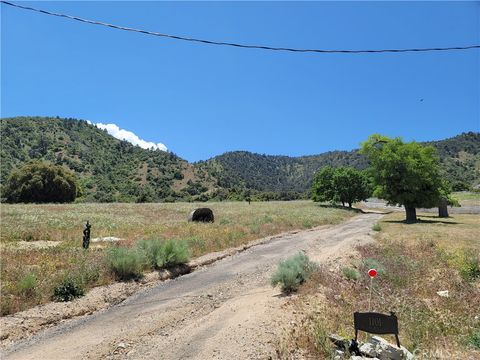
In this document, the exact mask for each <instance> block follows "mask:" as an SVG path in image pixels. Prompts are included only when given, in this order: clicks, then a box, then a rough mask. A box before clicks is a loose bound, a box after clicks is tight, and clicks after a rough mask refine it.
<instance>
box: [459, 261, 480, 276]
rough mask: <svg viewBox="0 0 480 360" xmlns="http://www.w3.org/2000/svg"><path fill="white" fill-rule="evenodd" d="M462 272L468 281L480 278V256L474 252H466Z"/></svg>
mask: <svg viewBox="0 0 480 360" xmlns="http://www.w3.org/2000/svg"><path fill="white" fill-rule="evenodd" d="M460 274H461V275H462V277H463V278H464V279H465V280H467V281H475V280H476V279H479V278H480V257H478V256H475V255H473V254H470V255H467V254H465V256H464V258H463V261H462V263H461V265H460Z"/></svg>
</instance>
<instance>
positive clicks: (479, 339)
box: [467, 329, 480, 350]
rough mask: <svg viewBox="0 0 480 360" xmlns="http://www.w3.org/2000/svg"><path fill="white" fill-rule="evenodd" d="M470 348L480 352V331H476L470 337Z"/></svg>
mask: <svg viewBox="0 0 480 360" xmlns="http://www.w3.org/2000/svg"><path fill="white" fill-rule="evenodd" d="M467 342H468V346H470V347H472V348H474V349H478V350H480V329H476V330H475V331H474V332H473V333H472V334H471V335H470V336H469V337H468V340H467Z"/></svg>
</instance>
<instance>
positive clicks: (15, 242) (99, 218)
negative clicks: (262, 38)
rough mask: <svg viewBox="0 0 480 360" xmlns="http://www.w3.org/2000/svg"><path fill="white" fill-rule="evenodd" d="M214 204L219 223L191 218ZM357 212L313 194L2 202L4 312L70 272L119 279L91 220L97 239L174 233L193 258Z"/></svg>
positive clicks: (43, 293) (91, 279) (46, 292)
mask: <svg viewBox="0 0 480 360" xmlns="http://www.w3.org/2000/svg"><path fill="white" fill-rule="evenodd" d="M204 206H208V207H210V208H211V209H212V210H213V212H214V214H215V223H213V224H202V223H188V222H187V216H188V214H189V213H190V211H191V210H193V209H194V208H197V207H204ZM354 214H355V213H354V212H352V211H347V210H342V209H333V208H325V207H321V206H319V205H317V204H315V203H313V202H311V201H292V202H252V203H251V204H250V205H249V204H248V203H246V202H245V203H242V202H219V203H208V204H205V203H201V204H194V203H171V204H118V203H112V204H68V205H60V204H55V205H53V204H49V205H23V204H16V205H9V204H2V205H1V234H0V249H1V259H0V260H1V261H0V274H1V279H2V282H1V289H0V291H1V295H2V296H1V313H2V315H6V314H11V313H15V312H17V311H21V310H24V309H27V308H29V307H32V306H35V305H37V304H41V303H45V302H48V301H50V300H51V298H52V294H53V291H54V288H55V287H56V286H57V285H59V284H61V283H64V282H65V279H69V278H75V279H81V282H82V284H84V286H85V287H86V288H87V289H88V288H89V287H93V286H98V285H102V284H108V283H111V282H113V281H115V278H114V276H113V274H112V272H111V271H110V270H109V268H108V266H107V262H106V253H107V252H108V248H109V247H113V246H117V245H112V244H109V243H105V242H101V243H91V244H90V246H91V247H90V249H89V250H88V251H84V250H83V249H82V247H81V246H82V236H83V234H82V231H83V228H84V224H85V222H86V221H87V220H89V221H90V223H91V224H92V229H91V238H92V239H93V238H98V237H107V236H114V237H118V238H121V239H123V240H122V241H120V242H118V246H120V247H127V248H131V247H134V246H135V245H136V243H137V242H138V241H139V240H158V239H160V240H162V241H163V240H168V239H176V240H180V241H182V242H183V243H186V244H187V246H188V249H189V253H190V257H191V258H195V257H197V256H200V255H203V254H206V253H209V252H213V251H219V250H222V249H225V248H229V247H235V246H239V245H241V244H245V243H247V242H249V241H251V240H254V239H257V238H261V237H265V236H269V235H274V234H278V233H281V232H284V231H288V230H293V229H307V228H311V227H314V226H318V225H324V224H337V223H339V222H341V221H343V220H345V219H346V218H348V217H351V216H353V215H354Z"/></svg>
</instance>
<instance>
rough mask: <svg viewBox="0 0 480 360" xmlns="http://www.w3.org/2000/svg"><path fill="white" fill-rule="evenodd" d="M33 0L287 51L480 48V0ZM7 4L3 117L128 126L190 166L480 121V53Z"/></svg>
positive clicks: (428, 134) (216, 32)
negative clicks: (232, 155)
mask: <svg viewBox="0 0 480 360" xmlns="http://www.w3.org/2000/svg"><path fill="white" fill-rule="evenodd" d="M12 1H13V0H12ZM21 4H23V5H27V6H28V5H29V6H33V7H39V8H43V9H46V10H50V11H54V12H64V13H68V14H72V15H77V16H80V17H85V18H89V19H95V20H100V21H105V22H110V23H115V24H119V25H124V26H130V27H136V28H142V29H148V30H152V31H158V32H164V33H171V34H177V35H184V36H192V37H199V38H206V39H212V40H218V41H232V42H242V43H254V44H264V45H271V46H288V47H308V48H325V49H341V48H343V49H361V48H369V49H370V48H371V49H380V48H408V47H436V46H439V47H444V46H463V45H472V44H480V2H386V1H385V2H234V3H233V2H205V3H204V2H195V3H192V2H176V3H170V2H135V3H133V2H40V1H37V2H21ZM1 11H2V14H1V20H2V24H1V30H2V34H1V50H2V53H1V116H2V117H9V116H16V115H42V116H57V115H58V116H61V117H74V118H79V119H88V120H90V121H92V122H94V123H104V124H107V123H113V124H116V125H118V126H119V127H120V128H122V129H126V130H129V131H132V132H134V133H135V134H136V135H138V136H139V137H140V138H142V139H144V140H146V141H151V142H155V143H164V144H165V145H166V146H167V147H168V149H169V150H171V151H173V152H175V153H177V154H178V155H180V156H181V157H183V158H185V159H187V160H190V161H196V160H201V159H207V158H209V157H211V156H214V155H218V154H221V153H223V152H225V151H231V150H249V151H254V152H258V153H266V154H281V155H291V156H297V155H308V154H318V153H321V152H325V151H329V150H350V149H353V148H357V147H358V146H359V143H360V142H362V141H364V140H365V139H366V138H367V137H368V136H369V135H370V134H372V133H374V132H379V133H382V134H385V135H389V136H402V137H404V139H406V140H412V139H415V140H418V141H422V140H434V139H442V138H446V137H450V136H454V135H456V134H458V133H461V132H463V131H479V129H480V70H479V67H480V50H478V49H475V50H468V51H457V52H444V53H404V54H381V55H373V54H370V55H368V54H363V55H340V54H298V53H279V52H267V51H261V50H248V49H235V48H226V47H215V46H206V45H199V44H192V43H188V42H182V41H176V40H169V39H163V38H157V37H149V36H145V35H141V34H135V33H128V32H123V31H119V30H113V29H108V28H104V27H99V26H92V25H86V24H82V23H78V22H74V21H69V20H65V19H60V18H54V17H50V16H46V15H41V14H37V13H32V12H28V11H23V10H19V9H15V8H11V7H8V6H5V5H2V6H1ZM421 99H423V100H421Z"/></svg>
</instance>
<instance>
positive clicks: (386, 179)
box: [361, 134, 442, 222]
mask: <svg viewBox="0 0 480 360" xmlns="http://www.w3.org/2000/svg"><path fill="white" fill-rule="evenodd" d="M361 152H362V153H363V154H365V155H366V156H367V158H368V159H369V160H370V162H371V165H372V167H373V172H372V174H373V176H374V181H375V185H376V189H375V194H376V195H377V196H378V197H380V198H382V199H385V200H387V201H388V203H389V204H395V205H403V206H404V207H405V212H406V221H407V222H415V221H416V220H417V215H416V208H418V207H425V208H431V207H436V206H438V203H439V199H440V197H441V193H440V191H441V189H442V180H441V177H440V174H439V160H438V157H437V154H436V150H435V148H433V147H431V146H422V145H420V144H418V143H416V142H410V143H405V142H403V141H402V139H400V138H395V139H391V138H388V137H386V136H382V135H379V134H374V135H371V136H370V137H369V138H368V140H367V141H366V142H364V143H363V144H362V149H361Z"/></svg>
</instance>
